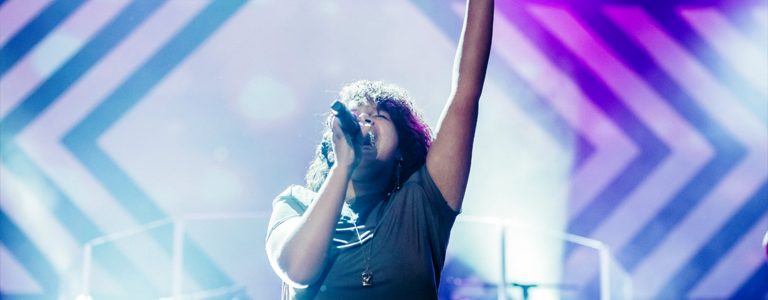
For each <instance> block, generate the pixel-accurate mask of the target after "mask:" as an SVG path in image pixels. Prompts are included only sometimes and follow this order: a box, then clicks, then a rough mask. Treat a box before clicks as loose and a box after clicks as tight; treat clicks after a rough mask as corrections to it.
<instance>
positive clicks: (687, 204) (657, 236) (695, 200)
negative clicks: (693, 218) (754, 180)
mask: <svg viewBox="0 0 768 300" xmlns="http://www.w3.org/2000/svg"><path fill="white" fill-rule="evenodd" d="M626 17H627V16H623V17H621V18H622V19H625V18H626ZM617 18H618V17H617ZM654 45H655V44H654ZM646 47H648V46H646ZM657 47H658V46H653V48H654V49H655V48H657ZM683 63H684V62H683ZM667 68H668V69H667V71H669V68H671V67H667ZM673 72H674V71H673ZM691 88H692V87H689V90H690V89H691ZM702 101H707V100H702ZM712 113H714V112H712ZM710 125H712V124H710ZM723 139H725V135H723V136H722V137H720V140H723ZM740 152H743V150H742V151H740ZM742 154H743V153H742ZM740 156H741V155H740ZM737 160H738V157H736V158H732V161H731V162H732V163H734V164H735V162H736V161H737ZM729 169H730V167H729ZM723 174H727V172H723ZM714 183H715V182H709V183H706V184H712V185H714ZM705 194H709V191H708V190H706V191H702V192H701V193H700V195H696V196H694V197H691V198H692V199H689V200H680V199H684V198H686V196H684V195H683V196H679V197H678V198H675V199H673V201H672V202H670V204H669V205H668V206H667V207H666V208H665V210H663V211H662V212H672V213H673V214H675V215H673V216H672V219H667V220H661V221H660V222H662V223H661V224H660V223H656V224H651V226H653V225H656V226H659V225H660V226H665V225H667V224H669V226H671V227H663V228H674V227H677V226H678V224H681V222H682V218H684V217H685V216H687V215H688V214H689V213H690V212H685V213H683V212H682V211H680V210H681V209H683V210H687V209H689V208H692V207H695V206H697V205H698V204H699V202H701V201H703V200H704V196H705ZM678 201H683V202H678ZM680 203H683V205H684V206H682V207H674V206H675V205H680ZM678 218H681V219H678ZM657 221H659V220H658V218H657ZM682 224H685V223H682ZM681 226H682V225H681ZM650 228H652V227H646V229H650ZM657 228H658V227H657ZM683 228H685V227H683ZM670 232H673V230H670ZM670 232H663V233H662V232H656V233H649V235H650V236H653V238H652V239H653V240H652V241H653V242H654V245H653V248H650V247H648V246H646V250H648V251H655V250H656V249H655V247H656V246H660V245H661V242H662V240H663V239H664V238H666V236H667V235H668V234H669V233H670ZM656 243H658V244H656ZM691 246H692V245H689V248H690V247H691ZM630 247H632V246H630ZM658 254H660V253H658ZM660 255H661V254H660ZM642 256H643V257H644V259H645V258H647V257H646V255H644V254H643V255H642ZM648 267H650V266H648ZM669 267H672V265H669ZM646 271H648V270H646ZM652 272H654V271H648V272H644V273H645V274H646V275H647V276H653V275H651V273H652Z"/></svg>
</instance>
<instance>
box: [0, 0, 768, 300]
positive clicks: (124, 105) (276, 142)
mask: <svg viewBox="0 0 768 300" xmlns="http://www.w3.org/2000/svg"><path fill="white" fill-rule="evenodd" d="M496 6H497V10H496V12H497V13H496V18H495V32H494V44H493V50H492V54H491V61H490V65H489V70H488V79H487V84H486V87H485V91H484V94H483V98H482V108H481V112H480V123H479V125H478V131H477V137H476V146H475V152H474V157H473V169H472V174H471V177H470V183H469V188H468V191H467V194H466V201H465V206H464V210H463V213H462V215H461V217H460V220H459V222H457V224H456V226H455V229H454V232H453V237H452V240H451V244H450V246H449V257H448V259H447V261H446V266H445V272H444V276H443V283H442V285H441V289H440V297H441V298H442V299H452V298H458V297H467V298H471V299H495V298H497V295H498V293H497V290H496V287H497V285H496V284H497V282H498V281H499V280H500V278H501V277H502V276H501V272H505V273H504V275H505V276H504V277H506V280H507V281H508V282H509V283H516V284H518V285H517V286H514V285H511V286H510V287H509V289H508V291H507V292H508V294H509V295H510V296H514V297H517V298H518V299H519V298H520V297H521V295H522V288H521V287H520V286H519V285H526V284H538V285H539V286H538V287H534V288H531V290H530V292H531V299H551V298H565V299H574V298H587V299H595V298H597V297H599V295H600V294H599V290H600V287H601V284H605V283H606V282H601V281H600V279H599V278H600V277H599V274H600V272H599V270H600V269H599V266H598V263H599V260H598V258H597V256H596V252H595V251H594V249H591V248H589V247H584V246H578V245H576V244H574V243H570V242H566V241H564V240H563V237H564V236H563V235H562V234H559V233H564V232H568V233H572V234H575V235H579V236H583V237H587V238H591V239H594V240H597V241H600V242H601V243H602V244H597V246H604V247H605V249H607V250H610V256H608V257H607V258H608V260H607V261H608V262H610V263H611V266H610V271H611V272H610V274H611V275H612V279H611V281H610V282H609V283H610V284H611V293H612V294H611V295H613V296H614V297H615V298H623V297H631V298H641V299H645V298H727V297H735V298H739V299H747V298H752V299H757V298H760V299H762V298H765V297H766V295H768V284H766V282H768V265H766V258H765V252H764V250H763V249H762V247H761V245H760V241H761V238H762V235H763V233H765V231H766V229H768V128H767V126H766V124H767V123H766V122H767V121H768V55H767V54H766V53H768V4H767V3H766V2H765V1H761V0H743V1H741V0H732V1H709V0H707V1H679V0H676V1H630V0H615V1H611V0H604V1H599V0H581V1H559V0H551V1H545V0H542V1H538V0H515V1H512V0H497V1H496ZM463 7H464V2H463V1H459V0H455V1H442V0H441V1H437V0H434V1H426V0H410V1H408V0H396V1H343V0H327V1H277V0H254V1H238V0H222V1H202V0H178V1H149V0H146V1H126V0H109V1H107V0H97V1H79V0H68V1H53V0H3V1H0V47H2V48H0V134H1V135H0V142H1V143H2V144H1V145H0V147H1V149H0V150H1V151H0V192H1V193H0V207H1V210H0V238H1V239H2V242H1V243H0V298H3V299H22V298H23V299H74V298H76V297H78V296H79V297H80V299H87V297H86V295H90V296H91V297H92V298H93V299H157V298H163V297H170V296H172V295H179V294H183V295H185V297H186V298H189V299H208V298H216V299H218V298H226V299H232V298H237V299H246V298H251V299H275V298H276V297H278V295H279V292H280V283H279V280H278V279H277V277H276V276H275V275H274V273H273V272H272V271H271V269H270V267H269V264H268V262H267V260H266V256H265V253H264V235H265V231H266V224H267V221H268V217H269V213H270V210H271V201H272V199H273V198H274V197H275V195H277V194H278V193H280V192H281V191H282V190H283V189H284V188H286V187H287V186H288V185H290V184H302V183H303V175H304V172H305V171H306V167H307V166H308V163H309V161H310V159H311V158H312V154H313V150H314V147H315V145H316V143H317V142H318V140H319V138H320V130H321V124H322V122H323V120H324V116H325V114H326V113H327V111H328V106H329V104H330V102H331V101H332V100H333V99H334V97H335V94H336V92H337V91H338V90H339V89H340V88H341V87H342V86H343V85H344V84H345V83H348V82H351V81H354V80H357V79H373V80H384V81H387V82H392V83H396V84H399V85H401V86H403V87H404V88H406V89H408V90H409V91H410V93H411V96H412V97H413V99H414V100H415V101H416V103H417V105H418V106H419V108H421V110H422V112H423V115H424V117H425V119H426V120H427V121H428V123H429V124H430V125H431V126H433V127H434V125H435V124H436V122H437V118H438V116H439V114H440V110H441V108H442V105H443V104H444V101H445V100H446V98H447V96H448V92H449V89H450V86H449V84H450V76H451V65H452V61H453V54H454V51H455V48H456V44H457V42H458V41H457V39H458V36H459V30H460V26H461V21H462V14H463ZM500 222H506V223H505V224H507V226H506V227H504V228H505V229H504V231H501V229H500V228H501V227H500V226H499V225H498V224H499V223H500ZM502 236H503V237H504V243H505V244H504V246H506V250H505V251H506V252H505V253H504V254H505V255H503V257H502V255H501V250H500V249H501V246H502V244H501V241H502ZM502 263H504V265H502ZM217 297H218V298H217Z"/></svg>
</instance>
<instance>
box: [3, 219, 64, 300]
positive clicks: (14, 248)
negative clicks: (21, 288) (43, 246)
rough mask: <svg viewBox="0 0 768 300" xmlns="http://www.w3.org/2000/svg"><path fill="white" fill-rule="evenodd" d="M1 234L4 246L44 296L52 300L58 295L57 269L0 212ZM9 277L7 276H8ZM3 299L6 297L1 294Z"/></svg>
mask: <svg viewBox="0 0 768 300" xmlns="http://www.w3.org/2000/svg"><path fill="white" fill-rule="evenodd" d="M0 232H2V241H3V245H5V247H6V248H7V249H8V251H10V252H11V253H12V254H13V256H14V257H16V259H17V260H18V261H19V263H21V264H22V265H23V266H24V268H26V269H27V270H28V271H29V274H30V275H31V276H32V277H34V279H35V281H37V283H38V284H40V286H41V287H42V288H43V292H44V294H45V295H46V296H47V297H49V298H50V299H53V298H55V296H56V295H57V294H58V286H59V285H58V283H59V277H58V276H57V275H56V274H57V272H56V269H55V268H54V267H53V265H52V264H51V263H50V262H49V261H48V258H46V257H45V255H43V253H42V252H40V250H38V249H37V247H35V245H34V244H33V243H32V242H31V241H30V240H29V239H28V238H27V237H26V236H25V235H24V233H23V232H22V231H21V230H20V229H19V228H18V227H16V225H15V224H13V221H11V220H10V218H8V216H7V215H5V212H4V211H3V210H0ZM6 276H7V275H6ZM0 297H2V299H6V295H2V294H0Z"/></svg>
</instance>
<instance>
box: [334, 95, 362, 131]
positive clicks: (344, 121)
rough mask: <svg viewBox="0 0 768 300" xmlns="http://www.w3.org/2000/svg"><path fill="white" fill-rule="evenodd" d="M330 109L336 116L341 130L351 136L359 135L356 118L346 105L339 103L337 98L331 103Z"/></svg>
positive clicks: (358, 125)
mask: <svg viewBox="0 0 768 300" xmlns="http://www.w3.org/2000/svg"><path fill="white" fill-rule="evenodd" d="M331 110H333V114H334V115H335V116H336V118H338V119H339V125H341V130H342V131H344V132H346V133H347V134H349V135H350V136H351V137H353V138H356V137H357V136H359V135H360V124H359V123H357V119H356V118H355V117H354V116H353V115H352V113H351V112H349V109H347V106H346V105H344V103H341V101H339V100H335V101H333V104H331Z"/></svg>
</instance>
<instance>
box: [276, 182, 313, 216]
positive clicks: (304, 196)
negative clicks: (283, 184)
mask: <svg viewBox="0 0 768 300" xmlns="http://www.w3.org/2000/svg"><path fill="white" fill-rule="evenodd" d="M316 196H317V193H315V192H314V191H312V190H310V189H308V188H306V187H304V186H300V185H295V184H292V185H290V186H288V188H286V189H285V190H283V192H281V193H280V194H279V195H277V197H275V199H274V200H273V201H272V206H275V205H279V204H281V203H285V204H288V205H290V206H292V207H294V208H300V210H301V211H303V210H305V209H306V208H307V206H309V204H310V203H312V201H314V199H315V197H316ZM296 206H298V207H296Z"/></svg>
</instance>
